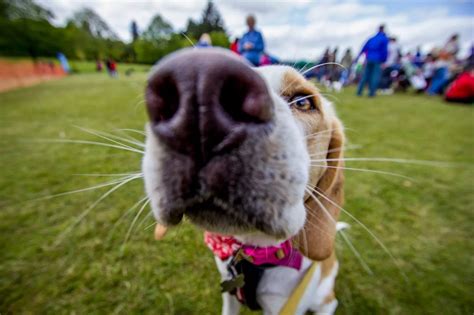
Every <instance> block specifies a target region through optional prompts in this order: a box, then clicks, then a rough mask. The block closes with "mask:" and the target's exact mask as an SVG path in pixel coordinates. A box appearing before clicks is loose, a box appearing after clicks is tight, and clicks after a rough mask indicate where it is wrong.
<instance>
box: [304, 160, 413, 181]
mask: <svg viewBox="0 0 474 315" xmlns="http://www.w3.org/2000/svg"><path fill="white" fill-rule="evenodd" d="M311 166H314V167H325V168H334V169H341V170H348V171H358V172H365V173H374V174H382V175H390V176H395V177H400V178H404V179H409V180H411V181H416V180H415V179H414V178H413V177H409V176H405V175H402V174H398V173H392V172H387V171H380V170H372V169H367V168H355V167H346V166H332V165H324V164H314V163H313V162H311Z"/></svg>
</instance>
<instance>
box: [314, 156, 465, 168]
mask: <svg viewBox="0 0 474 315" xmlns="http://www.w3.org/2000/svg"><path fill="white" fill-rule="evenodd" d="M311 161H312V162H324V161H327V162H329V161H361V162H363V161H369V162H392V163H401V164H412V165H424V166H435V167H453V166H460V165H461V164H458V163H452V162H441V161H429V160H411V159H401V158H385V157H357V158H350V157H348V158H342V159H321V160H311Z"/></svg>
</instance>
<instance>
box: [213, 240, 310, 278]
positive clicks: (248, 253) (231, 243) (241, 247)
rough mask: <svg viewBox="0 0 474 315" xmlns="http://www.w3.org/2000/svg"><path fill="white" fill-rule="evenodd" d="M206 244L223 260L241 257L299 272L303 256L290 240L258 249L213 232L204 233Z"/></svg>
mask: <svg viewBox="0 0 474 315" xmlns="http://www.w3.org/2000/svg"><path fill="white" fill-rule="evenodd" d="M204 242H205V243H206V245H207V246H208V247H209V249H210V250H212V252H213V253H214V255H216V256H217V257H219V258H220V259H221V260H226V259H227V258H229V257H230V256H233V255H240V256H241V257H242V258H243V259H245V260H247V261H249V262H250V263H252V264H254V265H257V266H260V265H266V264H268V265H274V266H285V267H290V268H294V269H296V270H299V269H300V268H301V264H302V261H303V255H301V253H300V252H299V251H298V250H296V249H294V248H293V246H292V245H291V241H290V240H286V241H284V242H283V243H281V244H279V245H278V246H268V247H256V246H251V245H245V244H242V243H240V242H239V241H238V240H236V239H235V238H233V237H232V236H225V235H220V234H216V233H211V232H207V231H206V232H205V233H204Z"/></svg>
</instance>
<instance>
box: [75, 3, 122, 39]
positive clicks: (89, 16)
mask: <svg viewBox="0 0 474 315" xmlns="http://www.w3.org/2000/svg"><path fill="white" fill-rule="evenodd" d="M70 22H72V23H74V24H75V25H76V26H77V27H80V28H82V29H84V30H85V31H86V32H88V33H89V34H91V35H92V36H93V37H97V38H109V39H115V40H118V39H119V37H118V36H117V34H116V33H115V32H114V31H113V30H112V29H111V28H110V27H109V25H108V24H107V23H106V22H105V21H104V20H103V19H102V18H101V17H100V16H99V15H98V14H97V13H95V12H94V11H93V10H92V9H89V8H84V9H81V10H79V11H77V12H76V13H74V15H73V17H72V19H71V20H70Z"/></svg>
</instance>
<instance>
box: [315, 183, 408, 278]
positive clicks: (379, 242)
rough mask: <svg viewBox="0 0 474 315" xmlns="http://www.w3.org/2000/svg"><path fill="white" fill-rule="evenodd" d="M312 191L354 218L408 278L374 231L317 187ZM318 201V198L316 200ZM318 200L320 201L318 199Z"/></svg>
mask: <svg viewBox="0 0 474 315" xmlns="http://www.w3.org/2000/svg"><path fill="white" fill-rule="evenodd" d="M313 191H314V192H315V193H316V194H318V195H319V196H321V198H323V199H325V200H326V201H328V202H329V203H331V204H332V205H334V206H335V207H337V208H338V209H339V210H341V211H342V212H344V213H345V214H346V215H348V216H349V217H350V218H351V219H352V220H354V221H355V222H356V223H357V224H359V225H360V226H361V227H362V228H363V229H364V230H365V231H366V232H367V233H369V235H370V236H371V237H372V238H373V239H374V240H375V241H376V242H377V243H378V244H379V245H380V247H381V248H382V249H383V250H384V251H385V253H386V254H387V255H388V256H389V257H390V258H391V259H392V260H393V262H394V264H395V265H396V266H397V268H398V269H399V271H400V273H401V274H402V276H403V277H404V279H405V280H408V277H407V276H406V274H405V273H404V272H403V270H402V268H401V267H400V264H399V263H398V261H397V260H396V259H395V256H393V254H392V252H391V251H390V250H389V249H388V248H387V246H385V244H384V243H383V242H382V240H381V239H380V238H379V237H378V236H377V235H375V233H374V232H372V230H370V229H369V228H368V227H367V226H366V225H365V224H364V223H362V221H360V220H359V219H357V218H356V217H355V216H354V215H353V214H352V213H350V212H349V211H347V210H346V209H344V208H343V207H341V206H340V205H338V204H337V203H336V202H334V201H333V200H331V198H329V197H327V196H326V195H325V194H324V193H323V192H321V191H318V190H317V189H313ZM318 201H319V200H318ZM319 202H320V201H319Z"/></svg>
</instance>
